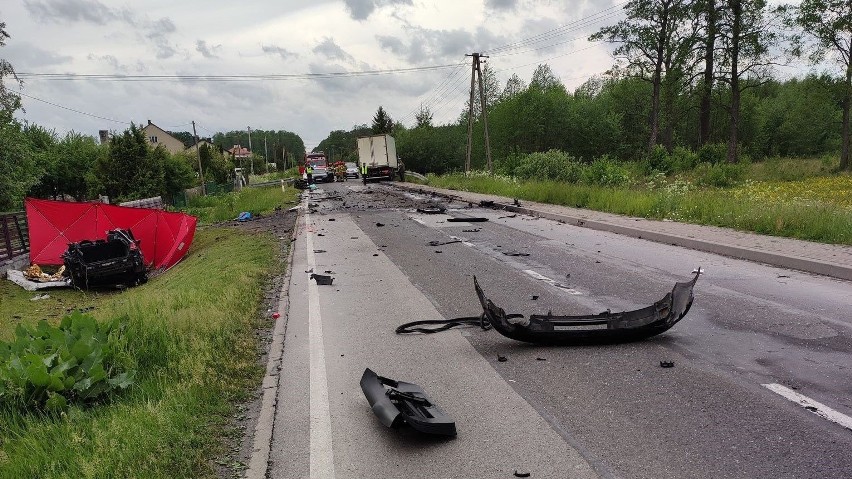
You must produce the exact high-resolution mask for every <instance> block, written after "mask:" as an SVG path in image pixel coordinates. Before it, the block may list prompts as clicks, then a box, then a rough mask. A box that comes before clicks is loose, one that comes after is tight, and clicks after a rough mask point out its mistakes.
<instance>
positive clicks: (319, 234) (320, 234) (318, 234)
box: [317, 233, 325, 236]
mask: <svg viewBox="0 0 852 479" xmlns="http://www.w3.org/2000/svg"><path fill="white" fill-rule="evenodd" d="M317 236H325V235H324V234H322V233H317Z"/></svg>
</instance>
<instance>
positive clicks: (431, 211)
mask: <svg viewBox="0 0 852 479" xmlns="http://www.w3.org/2000/svg"><path fill="white" fill-rule="evenodd" d="M445 211H447V210H446V209H445V208H440V207H437V208H417V212H418V213H423V214H427V215H437V214H440V213H443V212H445Z"/></svg>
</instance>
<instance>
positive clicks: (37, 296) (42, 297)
mask: <svg viewBox="0 0 852 479" xmlns="http://www.w3.org/2000/svg"><path fill="white" fill-rule="evenodd" d="M49 297H50V295H49V294H39V295H36V296H33V297H32V298H30V301H39V300H42V299H47V298H49Z"/></svg>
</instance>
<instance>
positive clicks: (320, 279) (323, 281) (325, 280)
mask: <svg viewBox="0 0 852 479" xmlns="http://www.w3.org/2000/svg"><path fill="white" fill-rule="evenodd" d="M311 279H313V280H316V282H317V284H318V285H321V286H330V285H331V283H332V281H334V278H332V277H331V276H328V275H325V274H316V273H311Z"/></svg>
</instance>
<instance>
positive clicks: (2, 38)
mask: <svg viewBox="0 0 852 479" xmlns="http://www.w3.org/2000/svg"><path fill="white" fill-rule="evenodd" d="M8 38H10V37H9V34H8V33H6V23H5V22H0V47H3V46H6V40H7V39H8ZM8 77H12V78H14V80H15V82H16V83H17V84H18V86H23V85H24V82H22V81H21V80H19V79H18V76H17V75H16V74H15V69H14V68H12V64H11V63H9V62H8V61H6V60H4V59H2V58H0V123H3V122H8V121H11V120H12V114H13V113H15V111H17V110H18V109H19V108H21V97H20V96H18V95H16V94H15V93H14V92H11V91H9V89H7V88H6V84H5V82H4V79H5V78H8Z"/></svg>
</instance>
